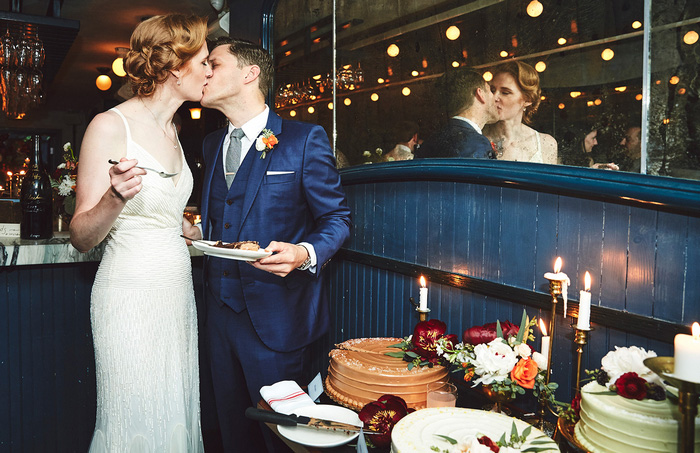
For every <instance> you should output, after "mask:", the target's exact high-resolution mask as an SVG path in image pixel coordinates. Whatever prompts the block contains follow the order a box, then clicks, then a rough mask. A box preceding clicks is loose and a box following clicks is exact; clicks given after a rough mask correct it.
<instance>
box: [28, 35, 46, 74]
mask: <svg viewBox="0 0 700 453" xmlns="http://www.w3.org/2000/svg"><path fill="white" fill-rule="evenodd" d="M30 54H31V58H30V59H31V67H32V68H34V69H41V68H42V67H43V66H44V60H45V58H46V52H45V51H44V43H43V42H41V40H40V39H39V37H38V36H33V37H32V38H31V39H30Z"/></svg>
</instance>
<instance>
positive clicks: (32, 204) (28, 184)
mask: <svg viewBox="0 0 700 453" xmlns="http://www.w3.org/2000/svg"><path fill="white" fill-rule="evenodd" d="M40 142H41V137H40V136H39V135H35V136H34V161H33V162H32V166H31V168H30V170H29V172H27V174H26V175H25V176H24V181H22V191H21V193H20V196H19V201H20V205H21V206H22V222H21V224H20V237H21V238H22V239H48V238H50V237H51V236H52V235H53V213H52V204H53V203H52V195H53V194H52V192H51V181H50V180H49V175H47V174H46V172H45V171H44V168H43V166H42V165H41V153H40V149H39V144H40Z"/></svg>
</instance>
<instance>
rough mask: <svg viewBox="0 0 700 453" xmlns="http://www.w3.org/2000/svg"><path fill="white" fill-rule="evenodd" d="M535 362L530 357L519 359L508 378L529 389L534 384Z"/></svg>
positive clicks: (536, 370) (535, 375)
mask: <svg viewBox="0 0 700 453" xmlns="http://www.w3.org/2000/svg"><path fill="white" fill-rule="evenodd" d="M537 372H538V369H537V364H536V363H535V361H534V360H532V359H531V358H529V357H528V358H526V359H520V361H519V362H518V363H516V364H515V366H514V367H513V369H512V370H511V372H510V378H511V379H512V380H513V381H514V382H515V383H516V384H518V385H519V386H520V387H522V388H526V389H531V388H533V387H534V386H535V378H536V377H537Z"/></svg>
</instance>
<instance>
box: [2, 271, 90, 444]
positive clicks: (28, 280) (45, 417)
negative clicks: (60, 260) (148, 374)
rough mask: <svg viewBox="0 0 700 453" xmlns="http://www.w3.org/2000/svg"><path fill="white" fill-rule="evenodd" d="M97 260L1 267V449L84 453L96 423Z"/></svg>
mask: <svg viewBox="0 0 700 453" xmlns="http://www.w3.org/2000/svg"><path fill="white" fill-rule="evenodd" d="M96 269H97V265H96V263H82V264H76V265H50V266H20V267H4V268H0V287H2V288H4V290H3V291H2V293H1V294H0V333H1V335H0V451H7V452H10V451H13V452H14V451H18V452H20V451H26V452H57V451H61V452H63V451H65V452H74V451H75V452H84V451H87V448H88V446H89V444H90V439H91V438H92V431H93V428H94V425H95V372H94V358H93V349H92V337H91V334H90V310H89V303H90V302H89V301H90V288H91V287H92V281H93V279H94V276H95V271H96Z"/></svg>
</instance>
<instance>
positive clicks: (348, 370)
mask: <svg viewBox="0 0 700 453" xmlns="http://www.w3.org/2000/svg"><path fill="white" fill-rule="evenodd" d="M401 341H402V340H401V339H400V338H357V339H353V340H347V341H345V342H343V343H341V344H339V345H336V347H337V349H333V350H332V351H331V352H330V365H329V367H328V377H327V378H326V393H327V394H328V396H330V397H331V398H332V399H333V400H334V401H336V402H337V403H339V404H342V405H343V406H346V407H349V408H351V409H355V410H360V409H362V407H363V406H364V405H365V404H367V403H370V402H372V401H376V400H377V399H378V398H379V397H380V396H382V395H387V394H390V395H395V396H399V397H401V398H403V399H404V401H406V403H407V404H408V407H411V408H414V409H422V408H424V407H425V403H426V389H427V385H428V383H429V382H436V381H444V380H447V379H448V377H447V368H445V367H443V366H434V367H432V368H428V367H413V368H412V369H411V370H409V369H408V367H407V365H408V364H407V363H406V362H404V361H403V360H402V359H399V358H396V357H390V356H388V355H385V354H384V353H385V352H396V351H398V349H396V348H390V347H389V346H391V345H394V344H398V343H400V342H401Z"/></svg>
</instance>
